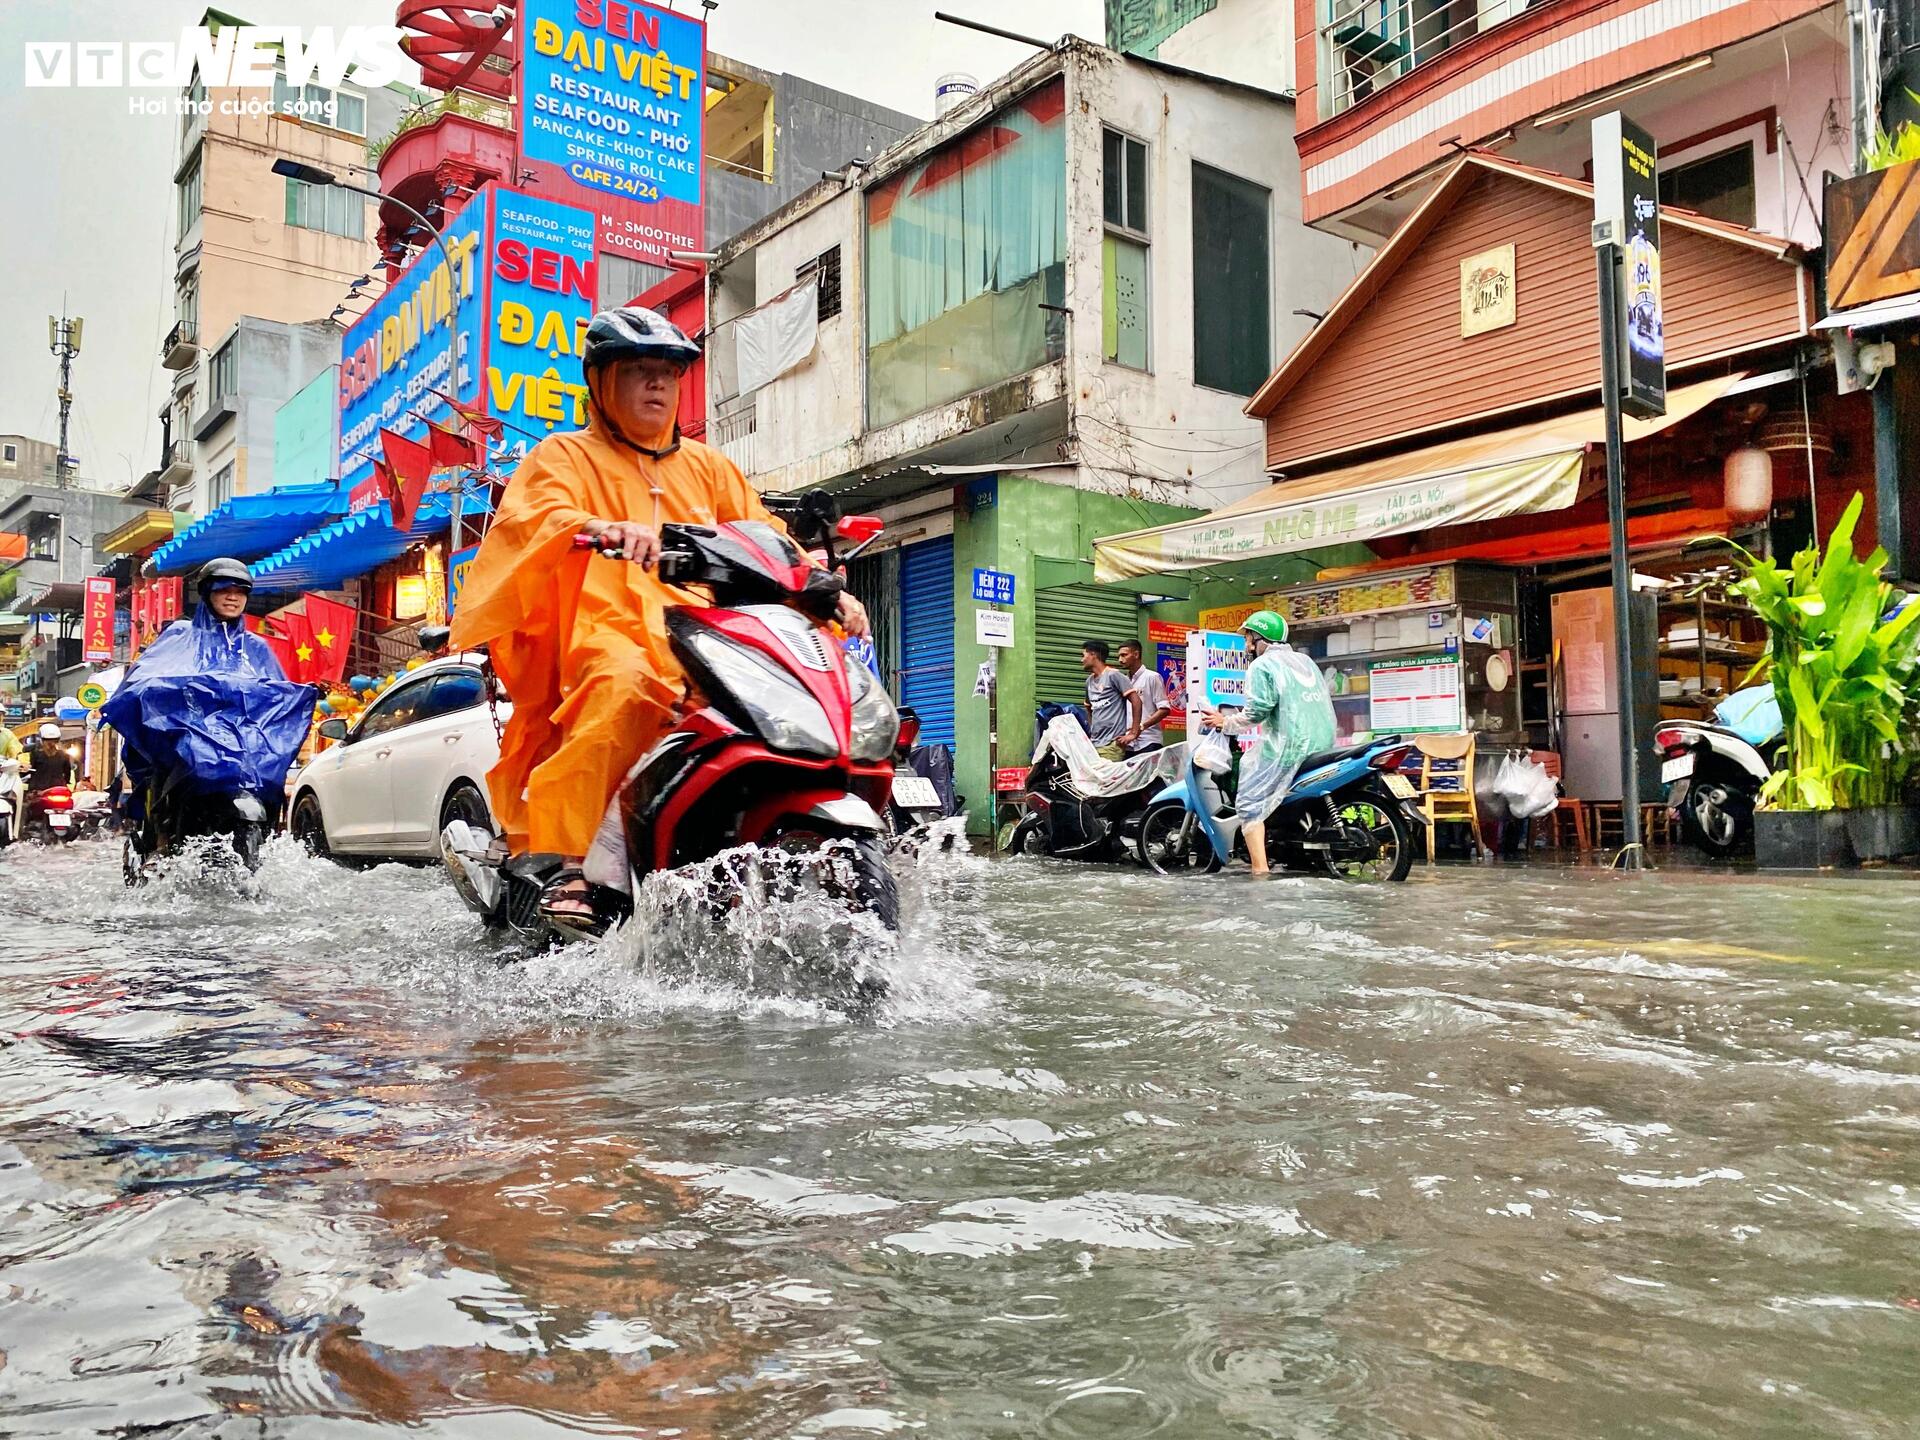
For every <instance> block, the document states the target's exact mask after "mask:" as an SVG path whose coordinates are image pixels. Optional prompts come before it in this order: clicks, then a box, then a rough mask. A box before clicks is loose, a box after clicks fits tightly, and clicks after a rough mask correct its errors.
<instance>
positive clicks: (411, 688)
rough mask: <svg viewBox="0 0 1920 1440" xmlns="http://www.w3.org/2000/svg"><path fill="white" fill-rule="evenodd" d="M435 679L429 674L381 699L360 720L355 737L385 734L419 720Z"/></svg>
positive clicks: (361, 738) (358, 738) (361, 737)
mask: <svg viewBox="0 0 1920 1440" xmlns="http://www.w3.org/2000/svg"><path fill="white" fill-rule="evenodd" d="M434 679H435V677H434V676H431V675H429V676H427V677H426V678H425V679H423V680H415V681H413V682H412V683H411V684H408V685H403V686H401V687H400V688H399V689H398V690H395V691H394V692H393V693H392V694H391V695H389V696H387V697H386V698H385V699H384V700H381V701H379V702H378V703H377V704H375V705H374V707H373V708H372V709H371V710H369V711H367V718H366V719H364V720H362V721H361V722H360V728H359V729H358V730H356V731H354V734H353V738H354V739H356V740H364V739H366V738H367V737H368V736H369V735H385V734H386V733H387V732H388V731H390V730H398V729H399V728H400V727H401V726H402V725H411V724H412V723H413V722H414V721H415V720H418V719H419V718H420V710H421V707H422V706H423V705H424V704H425V702H426V698H427V691H428V689H429V688H430V687H431V686H432V685H433V682H434Z"/></svg>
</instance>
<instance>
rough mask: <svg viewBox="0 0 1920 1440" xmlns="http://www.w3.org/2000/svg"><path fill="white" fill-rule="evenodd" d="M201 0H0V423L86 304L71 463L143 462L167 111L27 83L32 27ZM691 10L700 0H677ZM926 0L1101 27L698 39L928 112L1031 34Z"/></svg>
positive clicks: (124, 23) (857, 8) (127, 31)
mask: <svg viewBox="0 0 1920 1440" xmlns="http://www.w3.org/2000/svg"><path fill="white" fill-rule="evenodd" d="M205 8H206V7H205V4H204V3H202V0H66V3H64V4H60V5H52V4H45V3H39V0H0V137H3V142H4V143H0V290H3V291H4V293H5V295H6V297H7V304H6V305H5V306H3V307H0V433H7V434H16V433H17V434H25V435H31V436H35V437H37V438H40V439H45V440H52V439H53V438H54V437H55V433H56V430H57V428H58V412H57V411H56V409H55V401H54V391H55V389H56V388H57V385H58V372H57V370H56V368H55V363H54V359H53V356H52V355H51V354H49V353H48V351H47V336H46V317H47V315H48V314H50V313H58V312H59V310H60V308H61V300H62V297H63V296H64V297H65V301H66V307H67V312H68V313H69V314H74V315H81V316H84V317H86V322H87V324H86V334H85V339H84V347H83V349H82V351H81V355H80V358H79V359H78V360H77V361H75V362H74V379H73V389H74V395H75V403H74V419H73V434H72V436H71V443H72V447H73V452H74V454H76V455H78V456H79V457H80V461H81V473H82V475H83V476H85V477H87V478H89V479H91V480H94V481H96V482H97V483H102V484H108V485H113V486H124V485H125V484H127V483H128V482H129V481H131V480H133V479H136V478H138V477H139V476H140V475H142V474H143V473H145V472H146V471H148V470H150V469H152V468H153V466H154V465H155V463H156V461H157V458H158V457H157V453H156V451H157V447H158V445H159V443H160V429H159V421H158V419H157V418H156V412H157V411H158V409H159V407H160V402H161V399H162V397H163V395H164V393H165V388H164V387H165V380H166V378H167V377H166V376H165V373H164V372H163V371H162V370H161V369H160V354H159V347H160V340H161V337H162V336H164V335H165V334H166V332H167V330H168V329H169V328H170V327H171V326H172V324H173V297H172V288H171V286H170V284H169V283H168V282H169V277H170V276H171V274H172V267H173V248H172V242H173V235H172V229H171V225H172V204H173V191H172V168H173V158H174V157H173V140H174V135H175V121H174V120H173V119H172V118H171V117H164V118H163V117H159V116H133V115H129V114H128V110H127V102H128V100H129V98H130V97H131V96H133V95H135V94H139V93H145V94H157V93H161V92H152V91H148V92H135V91H128V90H108V89H46V88H34V89H27V88H26V87H25V85H24V84H23V83H22V82H23V79H24V77H25V74H26V69H25V65H26V58H25V56H26V52H25V47H26V44H27V42H28V41H49V40H76V41H78V40H127V41H139V40H173V39H176V38H177V36H178V32H179V30H180V27H182V26H190V25H194V24H197V23H198V22H199V18H200V15H201V14H202V12H203V11H204V9H205ZM220 8H222V9H225V10H227V11H228V12H229V13H239V14H242V15H243V16H244V18H246V19H247V20H250V21H252V22H253V23H255V24H261V25H269V24H274V25H280V24H293V23H301V24H309V25H319V24H330V25H333V26H336V27H340V26H346V25H391V24H392V23H393V14H394V8H395V7H394V0H224V3H223V4H222V5H221V7H220ZM678 8H679V9H681V10H683V11H691V10H693V9H694V8H695V6H694V3H693V0H679V6H678ZM936 8H939V9H944V10H948V11H950V12H953V13H955V14H961V15H966V16H969V17H971V18H973V19H977V20H982V21H985V22H987V23H989V24H996V25H1000V26H1003V27H1005V28H1007V29H1010V30H1017V31H1020V32H1021V33H1023V34H1028V35H1033V36H1035V37H1037V38H1041V39H1045V40H1049V41H1051V40H1054V39H1057V38H1059V36H1061V35H1062V34H1064V33H1066V32H1068V31H1072V32H1074V33H1076V34H1079V35H1084V36H1086V37H1088V38H1089V39H1098V38H1100V36H1101V32H1102V20H1101V16H1102V13H1103V5H1102V3H1101V0H721V4H720V6H719V8H718V9H717V10H714V11H712V12H710V15H709V30H708V43H709V45H710V46H711V47H712V48H713V49H715V50H717V51H719V52H721V53H722V54H725V55H731V56H733V57H735V58H736V59H740V60H744V61H747V62H748V63H750V64H754V65H760V66H763V67H765V68H767V69H770V70H785V71H788V72H790V73H792V74H795V75H801V76H805V77H806V78H807V79H809V80H815V81H818V82H819V83H821V84H823V85H828V86H831V87H833V88H834V89H837V90H845V91H848V92H850V93H852V94H855V95H861V96H864V97H866V98H868V99H870V100H874V101H877V102H879V103H880V104H882V105H887V106H891V107H892V108H894V109H897V110H904V111H907V112H908V113H909V114H914V115H921V116H931V115H932V113H933V84H934V80H935V79H936V78H937V77H938V76H940V75H942V74H944V73H946V72H947V71H949V70H965V71H971V72H972V73H973V74H975V75H978V76H979V77H980V78H981V79H983V80H987V79H991V78H992V77H994V76H996V75H999V74H1002V73H1004V72H1005V71H1007V70H1009V69H1011V68H1012V67H1013V66H1015V65H1017V64H1019V63H1020V61H1021V60H1022V59H1024V58H1025V57H1026V56H1027V55H1028V54H1029V53H1031V52H1030V51H1028V50H1027V49H1026V48H1024V47H1022V46H1020V45H1018V44H1014V43H1011V42H1009V41H1004V40H998V39H995V38H993V37H991V36H987V35H981V34H977V33H974V32H971V31H967V30H962V29H958V28H956V27H954V26H952V25H946V24H941V23H939V22H936V21H935V20H934V18H933V12H934V10H935V9H936Z"/></svg>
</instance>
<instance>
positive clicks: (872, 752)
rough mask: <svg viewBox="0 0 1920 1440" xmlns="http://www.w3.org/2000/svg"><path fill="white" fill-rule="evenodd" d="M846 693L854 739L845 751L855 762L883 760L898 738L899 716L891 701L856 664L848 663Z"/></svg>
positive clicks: (870, 674)
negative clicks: (848, 697)
mask: <svg viewBox="0 0 1920 1440" xmlns="http://www.w3.org/2000/svg"><path fill="white" fill-rule="evenodd" d="M847 690H848V693H849V694H851V695H852V696H853V738H852V741H851V743H850V744H849V745H848V747H847V748H848V751H849V752H850V753H851V754H852V756H853V758H854V759H856V760H884V759H886V758H887V757H888V756H889V755H891V754H892V753H893V746H894V742H895V741H897V740H898V739H899V738H900V712H899V711H898V710H896V709H895V708H894V705H893V697H892V696H891V695H889V694H887V692H886V689H885V687H884V686H882V685H881V684H880V683H879V682H878V681H877V680H875V679H874V678H873V672H872V671H871V670H869V669H867V667H866V666H864V665H862V664H861V663H860V662H859V661H858V660H852V659H849V660H848V661H847Z"/></svg>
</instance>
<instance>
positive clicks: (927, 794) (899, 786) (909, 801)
mask: <svg viewBox="0 0 1920 1440" xmlns="http://www.w3.org/2000/svg"><path fill="white" fill-rule="evenodd" d="M893 803H894V804H896V805H898V806H900V807H902V808H903V809H907V810H938V809H939V808H940V792H939V791H938V790H936V789H934V788H933V782H932V781H931V780H929V779H927V777H926V776H924V775H896V776H894V777H893Z"/></svg>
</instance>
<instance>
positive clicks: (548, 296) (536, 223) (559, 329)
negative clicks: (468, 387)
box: [486, 190, 598, 472]
mask: <svg viewBox="0 0 1920 1440" xmlns="http://www.w3.org/2000/svg"><path fill="white" fill-rule="evenodd" d="M593 246H594V217H593V213H592V212H591V211H588V210H581V209H577V208H575V207H574V206H571V205H561V204H558V203H557V202H555V201H552V200H546V199H541V198H538V197H536V196H532V195H522V194H519V193H518V192H516V191H512V190H495V191H494V192H493V219H492V223H491V225H490V226H489V227H488V231H487V252H486V253H487V265H486V268H487V349H486V370H487V412H488V413H489V414H490V415H494V416H496V417H498V418H499V419H501V420H504V421H506V422H507V427H508V428H507V429H505V430H504V431H502V432H501V434H500V436H499V438H498V439H496V440H494V441H493V442H492V453H490V454H489V456H488V464H489V466H490V467H491V468H493V469H495V470H496V471H502V472H511V471H512V470H513V469H514V468H515V467H516V466H518V464H519V463H520V460H521V458H522V457H523V456H524V455H525V454H526V452H527V449H528V447H529V446H532V445H534V444H537V443H538V442H539V441H540V440H541V439H543V438H544V437H546V436H547V435H550V434H552V433H554V432H555V431H558V430H580V429H584V428H585V427H586V423H587V387H586V385H585V384H584V383H583V382H582V379H581V375H580V346H581V344H582V343H583V342H584V341H585V340H586V336H587V323H588V322H589V321H590V320H592V319H593V311H594V305H595V300H596V296H597V289H598V287H597V283H596V280H595V274H596V265H595V261H594V248H593Z"/></svg>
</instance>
